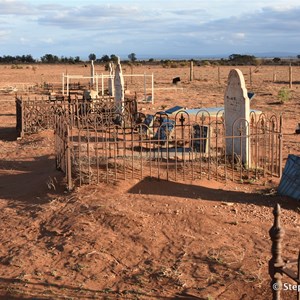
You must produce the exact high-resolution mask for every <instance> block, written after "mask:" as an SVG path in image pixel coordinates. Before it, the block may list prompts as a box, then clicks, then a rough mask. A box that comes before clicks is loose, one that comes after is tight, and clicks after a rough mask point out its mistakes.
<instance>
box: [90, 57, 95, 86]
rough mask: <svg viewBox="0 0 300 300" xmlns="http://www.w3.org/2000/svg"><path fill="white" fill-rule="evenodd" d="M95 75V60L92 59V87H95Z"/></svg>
mask: <svg viewBox="0 0 300 300" xmlns="http://www.w3.org/2000/svg"><path fill="white" fill-rule="evenodd" d="M94 77H95V67H94V61H93V60H91V88H93V87H94V83H95V81H94Z"/></svg>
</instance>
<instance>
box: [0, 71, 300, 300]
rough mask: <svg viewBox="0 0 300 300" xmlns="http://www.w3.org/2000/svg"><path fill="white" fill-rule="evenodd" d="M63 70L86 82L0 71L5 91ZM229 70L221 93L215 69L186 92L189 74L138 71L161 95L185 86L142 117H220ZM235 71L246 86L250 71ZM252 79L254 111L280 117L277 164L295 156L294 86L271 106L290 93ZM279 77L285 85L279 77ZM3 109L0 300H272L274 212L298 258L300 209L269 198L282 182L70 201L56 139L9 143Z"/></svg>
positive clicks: (148, 189)
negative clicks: (175, 113) (197, 112)
mask: <svg viewBox="0 0 300 300" xmlns="http://www.w3.org/2000/svg"><path fill="white" fill-rule="evenodd" d="M66 68H68V69H69V70H68V72H69V73H70V74H72V73H73V74H81V73H87V74H88V73H89V70H87V69H88V68H84V67H83V66H78V67H69V66H38V67H37V68H36V69H32V68H28V69H26V68H23V69H11V68H10V67H9V66H0V74H1V86H2V87H4V86H8V85H14V84H19V86H20V85H23V84H39V83H40V82H42V81H48V82H60V80H61V74H62V73H63V72H65V71H66ZM72 68H73V69H72ZM99 68H100V67H99ZM229 70H230V68H222V70H221V71H222V77H221V83H220V84H219V83H218V80H217V77H216V68H213V67H206V68H203V67H202V68H200V67H199V68H195V80H194V81H193V82H189V80H188V76H189V69H188V68H177V69H163V68H157V67H153V69H146V70H145V69H144V68H143V67H136V72H137V73H143V72H144V71H146V72H153V73H154V76H155V84H156V85H157V86H160V87H167V88H170V87H172V86H171V85H170V82H171V80H172V77H173V76H178V75H180V76H181V78H182V82H181V85H180V89H177V90H176V91H175V90H170V89H166V90H160V91H157V92H156V95H155V104H154V105H144V109H145V110H146V111H147V110H155V109H158V108H159V107H160V106H161V105H164V106H167V107H171V106H174V105H183V106H187V107H190V108H191V107H199V106H200V105H199V103H200V102H202V105H206V106H208V105H209V106H214V105H218V106H220V105H222V103H223V100H222V99H223V94H224V86H225V82H226V78H227V75H228V73H229ZM242 70H243V72H244V74H245V78H246V82H248V80H249V75H247V74H248V69H242ZM257 70H258V71H257ZM257 70H256V72H254V73H253V79H252V80H253V82H252V87H251V90H253V91H254V92H255V93H256V96H255V98H254V100H253V102H252V104H251V106H252V108H257V109H261V110H263V111H266V112H269V113H272V112H277V113H280V112H283V118H284V140H285V142H284V161H285V160H286V158H287V155H288V154H289V153H293V154H296V155H298V154H299V153H300V139H299V135H295V134H294V131H295V127H296V125H297V123H298V122H300V119H299V112H300V105H299V104H300V102H299V101H300V97H299V96H300V89H299V84H294V86H293V88H292V99H291V100H290V101H289V102H288V103H286V104H283V105H278V104H276V102H277V93H278V90H279V89H280V87H282V86H284V85H286V83H273V82H272V80H271V79H272V72H274V70H273V69H272V68H270V67H269V68H267V67H260V68H258V69H257ZM127 71H128V72H130V70H127ZM101 72H103V70H99V73H101ZM125 72H126V70H125ZM276 72H282V73H283V75H282V76H283V77H282V78H283V79H282V80H281V81H285V80H286V78H285V75H284V74H285V73H284V72H285V69H283V70H281V69H277V70H276ZM294 72H295V76H299V78H300V72H299V70H298V69H296V70H295V71H294ZM297 72H299V74H298V73H297ZM297 74H298V75H297ZM278 77H279V75H278ZM294 80H295V81H297V80H298V79H297V77H295V79H294ZM24 81H25V82H24ZM299 82H300V81H299ZM248 85H249V82H248V84H247V86H248ZM248 89H250V88H249V87H248ZM23 94H24V95H25V92H23ZM28 94H30V93H28ZM25 96H26V95H25ZM0 100H1V110H0V121H1V122H0V208H1V210H0V220H1V230H0V239H1V247H0V299H230V300H235V299H258V300H259V299H271V289H270V278H269V276H268V261H269V259H270V257H271V256H270V249H271V242H270V238H269V233H268V231H269V229H270V227H271V226H272V223H273V215H272V209H273V207H274V204H275V203H277V202H279V203H280V204H281V205H282V208H283V210H282V223H283V226H284V228H285V232H286V233H285V237H284V245H285V248H284V250H283V255H284V256H285V257H293V258H296V257H297V255H298V251H299V248H300V245H299V230H300V222H299V209H300V205H299V202H297V201H296V200H293V199H290V198H288V197H282V196H278V195H277V194H276V188H277V186H278V183H279V179H278V178H271V179H266V180H264V181H261V182H255V183H253V184H236V183H232V182H226V183H222V182H216V181H213V180H210V181H208V180H201V181H193V182H171V181H163V180H160V181H158V180H155V179H151V178H145V179H144V180H142V181H136V180H135V181H118V182H116V183H114V184H113V183H111V184H103V183H101V184H99V185H98V186H83V187H80V188H76V189H75V190H74V191H73V192H71V193H69V192H67V191H66V190H65V184H64V178H63V175H62V174H61V173H60V172H58V171H57V170H56V169H55V162H54V146H53V132H51V131H44V132H41V133H39V134H34V135H31V136H29V137H26V138H24V139H22V140H19V139H17V136H16V132H15V108H14V96H13V95H12V94H3V95H1V99H0ZM273 103H275V104H273ZM284 282H289V280H288V279H287V278H284ZM282 295H283V299H292V298H291V297H292V296H293V295H294V294H292V293H291V292H287V291H284V292H283V293H282Z"/></svg>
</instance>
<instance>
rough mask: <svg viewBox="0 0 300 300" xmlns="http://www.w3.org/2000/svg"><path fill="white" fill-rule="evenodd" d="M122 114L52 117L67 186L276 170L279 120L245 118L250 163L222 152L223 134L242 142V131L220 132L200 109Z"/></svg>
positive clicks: (236, 176) (249, 177) (244, 177)
mask: <svg viewBox="0 0 300 300" xmlns="http://www.w3.org/2000/svg"><path fill="white" fill-rule="evenodd" d="M122 119H124V118H123V116H122V115H121V114H119V113H112V114H107V115H106V116H105V118H104V117H103V114H101V113H100V114H99V115H97V114H95V113H94V114H89V113H87V114H86V115H85V116H84V117H81V120H80V122H77V123H74V124H73V126H70V125H69V124H68V118H67V117H66V115H64V114H62V115H60V116H58V117H57V118H56V122H57V124H56V126H58V127H57V129H56V130H55V135H56V141H57V145H64V146H60V147H57V148H56V155H57V157H58V158H59V161H63V164H64V166H63V167H61V168H60V169H62V170H63V171H64V172H65V173H66V175H67V176H68V182H69V183H68V185H69V186H73V185H74V184H79V185H81V184H86V183H88V184H93V183H97V182H102V181H104V182H112V181H115V180H120V179H121V180H130V179H143V178H145V177H153V178H158V179H166V180H174V181H181V180H183V181H185V180H189V181H191V180H196V179H201V178H208V179H211V178H214V179H217V180H222V181H223V180H224V181H225V180H234V181H239V182H242V181H243V182H247V181H248V182H251V181H255V180H257V179H259V178H261V177H264V176H279V175H280V151H279V144H278V143H277V142H275V141H278V140H279V138H280V128H279V123H278V124H276V125H275V123H274V122H275V120H274V119H271V120H268V119H266V116H265V115H261V116H260V117H259V118H258V120H255V119H254V118H252V119H251V122H250V123H249V134H248V135H247V138H248V139H249V146H248V151H249V157H250V158H251V161H252V165H251V168H250V167H249V166H248V165H246V164H245V163H244V162H243V157H242V156H239V155H237V154H235V155H230V154H231V153H228V152H227V148H226V145H227V143H228V140H230V141H231V142H233V143H235V142H236V141H239V142H240V145H242V144H243V139H244V138H245V136H244V135H243V134H242V133H239V134H238V135H236V136H234V135H231V136H226V134H225V122H224V119H222V118H219V119H217V118H216V117H212V116H210V115H207V116H206V117H204V114H203V115H202V117H201V119H200V118H198V117H197V118H196V117H194V116H190V115H189V114H188V113H187V112H186V111H180V112H178V113H177V115H176V116H175V117H174V118H171V117H170V116H168V115H165V114H163V113H158V114H156V115H154V116H152V117H151V118H150V117H149V116H142V117H141V118H140V120H139V122H135V123H130V124H131V126H129V124H128V123H125V122H119V120H122ZM60 128H65V129H63V130H60ZM66 149H68V151H66ZM250 155H251V156H250ZM64 156H66V157H64ZM62 157H63V158H62Z"/></svg>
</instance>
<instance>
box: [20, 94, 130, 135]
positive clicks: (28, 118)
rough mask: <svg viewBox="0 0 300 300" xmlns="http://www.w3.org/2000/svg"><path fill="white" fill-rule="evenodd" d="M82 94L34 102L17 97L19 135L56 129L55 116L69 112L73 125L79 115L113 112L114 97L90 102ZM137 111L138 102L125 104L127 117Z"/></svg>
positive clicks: (105, 97) (46, 98) (104, 97)
mask: <svg viewBox="0 0 300 300" xmlns="http://www.w3.org/2000/svg"><path fill="white" fill-rule="evenodd" d="M81 94H82V93H81ZM81 94H80V93H74V94H70V95H69V96H68V97H56V98H52V97H49V96H48V97H45V98H43V97H41V98H40V99H37V98H35V99H33V100H32V99H23V98H22V97H16V99H15V101H16V129H17V132H18V135H19V136H20V137H24V136H25V135H28V134H32V133H36V132H39V131H42V130H45V129H54V127H55V124H54V123H55V116H56V115H59V114H62V113H64V114H65V113H66V112H67V113H68V116H69V121H70V122H71V123H70V124H73V123H74V121H75V119H76V115H78V114H80V115H82V114H86V113H88V112H90V113H92V114H93V115H94V114H95V113H98V114H101V113H102V112H103V111H106V112H107V111H112V110H113V107H114V102H113V101H114V99H113V97H111V96H102V97H100V98H99V99H96V100H93V102H90V101H85V100H83V99H82V98H80V96H82V95H81ZM135 110H136V102H135V101H133V100H130V101H129V100H127V101H126V102H125V111H126V113H127V115H129V114H132V112H134V111H135ZM72 122H73V123H72ZM72 126H74V124H73V125H72Z"/></svg>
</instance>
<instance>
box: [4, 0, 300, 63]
mask: <svg viewBox="0 0 300 300" xmlns="http://www.w3.org/2000/svg"><path fill="white" fill-rule="evenodd" d="M299 16H300V2H299V0H284V1H281V0H272V1H271V0H270V1H269V0H264V1H258V0H251V1H241V0H226V1H224V0H210V1H207V0H206V1H202V0H193V1H192V0H159V1H156V0H152V1H145V0H139V1H138V0H126V1H125V0H124V1H123V0H107V1H104V0H93V1H90V0H82V1H79V0H70V1H69V0H64V1H63V0H59V1H58V0H28V1H26V0H23V1H22V0H0V56H3V55H23V54H24V55H27V54H31V55H32V56H33V57H34V58H40V57H41V56H43V55H45V54H53V55H57V56H59V57H61V56H67V57H69V56H72V57H75V56H80V58H81V59H87V57H88V55H89V54H90V53H94V54H96V56H97V58H101V57H102V56H103V55H105V54H107V55H111V54H115V55H119V56H121V57H124V58H126V57H127V55H128V54H129V53H132V52H133V53H135V54H136V57H137V58H138V59H142V58H151V57H157V56H160V57H163V56H173V57H175V56H177V55H183V56H186V58H194V57H199V56H208V55H213V56H214V55H215V56H217V55H230V54H254V55H255V54H257V53H267V52H288V53H293V54H300V17H299ZM225 57H226V58H227V56H225ZM170 58H171V57H170Z"/></svg>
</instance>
